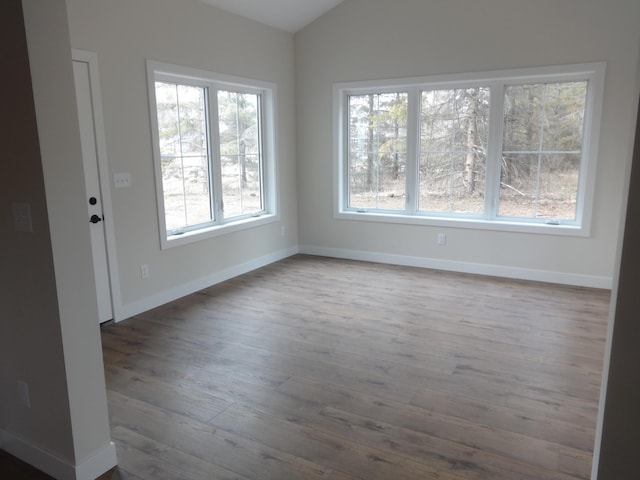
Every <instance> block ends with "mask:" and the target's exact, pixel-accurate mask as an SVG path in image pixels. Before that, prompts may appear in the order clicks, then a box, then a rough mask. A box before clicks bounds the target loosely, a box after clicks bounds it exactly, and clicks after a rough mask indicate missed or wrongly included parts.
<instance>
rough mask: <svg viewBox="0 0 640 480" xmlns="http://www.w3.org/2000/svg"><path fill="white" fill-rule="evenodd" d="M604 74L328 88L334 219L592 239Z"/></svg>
mask: <svg viewBox="0 0 640 480" xmlns="http://www.w3.org/2000/svg"><path fill="white" fill-rule="evenodd" d="M603 76H604V66H603V65H602V64H588V65H574V66H566V67H547V68H541V69H526V70H518V71H510V72H492V73H487V74H482V75H458V76H453V77H437V78H422V79H409V80H405V81H402V80H400V81H391V82H389V81H385V82H366V83H360V82H354V83H347V84H338V85H336V86H335V89H334V93H335V95H334V96H335V105H334V109H335V115H336V118H335V128H336V132H335V139H336V146H335V148H336V186H337V188H336V216H337V217H338V218H350V219H363V220H368V221H387V222H403V223H420V224H431V225H441V226H456V225H457V226H465V227H471V228H485V229H502V230H514V231H530V232H541V233H563V234H578V235H588V234H589V220H590V214H591V213H590V212H591V204H592V196H593V195H592V192H593V184H594V172H595V154H596V152H597V136H598V130H599V128H598V119H599V115H600V108H601V103H602V88H603Z"/></svg>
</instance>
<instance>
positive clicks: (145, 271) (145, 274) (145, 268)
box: [140, 263, 149, 280]
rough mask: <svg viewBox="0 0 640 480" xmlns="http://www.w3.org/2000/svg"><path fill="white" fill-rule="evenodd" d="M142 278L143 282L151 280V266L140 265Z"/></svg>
mask: <svg viewBox="0 0 640 480" xmlns="http://www.w3.org/2000/svg"><path fill="white" fill-rule="evenodd" d="M140 278H142V279H143V280H146V279H147V278H149V265H147V264H146V263H145V264H144V265H140Z"/></svg>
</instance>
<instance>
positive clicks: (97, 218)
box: [89, 215, 102, 223]
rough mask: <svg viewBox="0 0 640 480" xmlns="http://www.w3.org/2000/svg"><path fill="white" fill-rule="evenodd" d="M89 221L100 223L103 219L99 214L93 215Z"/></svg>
mask: <svg viewBox="0 0 640 480" xmlns="http://www.w3.org/2000/svg"><path fill="white" fill-rule="evenodd" d="M89 221H90V222H91V223H98V222H101V221H102V219H101V218H100V217H99V216H98V215H91V218H90V219H89Z"/></svg>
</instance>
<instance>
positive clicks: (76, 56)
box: [71, 48, 122, 322]
mask: <svg viewBox="0 0 640 480" xmlns="http://www.w3.org/2000/svg"><path fill="white" fill-rule="evenodd" d="M71 57H72V60H73V61H74V62H76V61H77V62H82V63H86V64H87V65H88V69H89V85H90V87H91V103H92V106H93V108H92V110H93V124H94V134H95V140H96V157H97V161H98V176H99V182H100V193H101V196H102V211H103V215H104V218H105V222H104V233H105V244H106V248H107V265H108V268H109V272H108V273H109V284H110V287H111V307H112V313H113V321H114V322H117V321H119V320H121V312H122V294H121V290H120V276H119V274H118V260H117V258H118V257H117V254H116V235H115V227H114V222H113V218H114V217H113V207H112V203H111V182H110V178H111V177H110V174H109V164H108V160H107V145H106V138H105V133H104V116H103V109H102V96H101V93H100V92H101V88H100V75H99V71H98V55H97V54H96V53H95V52H90V51H87V50H80V49H76V48H72V49H71Z"/></svg>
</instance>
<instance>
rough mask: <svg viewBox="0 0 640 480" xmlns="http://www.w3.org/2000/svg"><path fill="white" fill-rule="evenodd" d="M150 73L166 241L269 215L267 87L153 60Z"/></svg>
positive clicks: (270, 104)
mask: <svg viewBox="0 0 640 480" xmlns="http://www.w3.org/2000/svg"><path fill="white" fill-rule="evenodd" d="M148 76H149V95H150V100H151V101H150V104H151V117H152V125H153V129H152V130H153V137H154V154H155V166H156V183H157V192H158V211H159V223H160V231H161V239H162V244H163V247H167V246H172V245H174V244H181V243H184V242H185V241H193V239H198V238H202V236H211V235H215V234H219V233H221V232H222V231H228V230H229V227H234V228H238V227H239V226H242V227H243V228H246V227H247V226H253V225H254V224H256V223H260V222H264V221H265V220H269V219H272V218H273V216H274V211H275V200H274V185H273V183H274V178H273V172H274V168H273V161H274V159H273V127H272V123H273V88H272V86H270V85H266V84H260V85H256V84H255V82H250V81H244V80H242V79H237V78H230V77H221V76H219V75H215V74H211V73H209V72H202V71H196V70H192V69H185V68H182V67H176V66H170V65H165V64H159V63H156V62H148ZM223 227H224V228H223Z"/></svg>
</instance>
